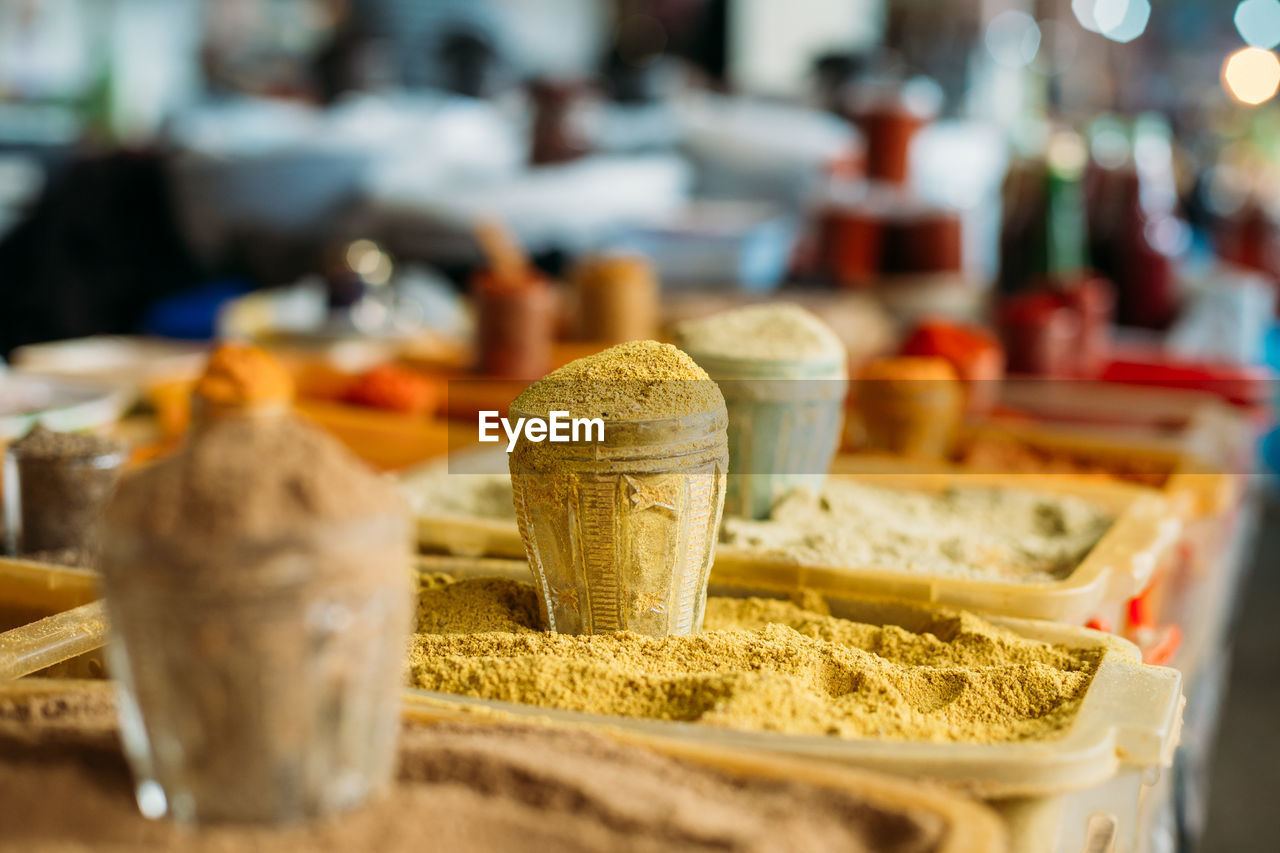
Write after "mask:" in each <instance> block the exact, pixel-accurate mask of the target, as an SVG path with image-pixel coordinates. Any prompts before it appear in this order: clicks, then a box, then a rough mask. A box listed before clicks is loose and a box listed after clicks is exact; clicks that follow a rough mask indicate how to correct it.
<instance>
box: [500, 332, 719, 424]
mask: <svg viewBox="0 0 1280 853" xmlns="http://www.w3.org/2000/svg"><path fill="white" fill-rule="evenodd" d="M511 408H512V409H513V410H514V411H517V412H523V413H526V414H531V415H537V416H539V417H545V416H546V415H548V414H549V413H550V412H551V411H552V410H553V409H554V410H557V411H567V412H568V413H569V414H570V416H572V417H575V418H576V417H588V418H596V417H598V418H603V419H604V420H606V421H611V420H620V421H627V420H655V419H663V418H683V417H688V416H690V415H700V414H703V413H704V412H714V411H717V410H721V409H723V408H724V397H723V396H722V395H721V393H720V388H719V387H718V386H717V385H716V384H715V383H714V382H712V381H711V377H710V376H708V375H707V372H706V371H705V370H703V369H702V368H701V367H698V365H697V364H695V363H694V361H693V359H691V358H690V357H689V356H687V355H685V354H684V353H683V352H681V351H680V350H678V349H676V348H675V347H673V346H672V345H671V344H660V343H658V342H657V341H632V342H630V343H625V344H619V345H617V346H615V347H610V348H609V349H607V350H604V351H603V352H599V353H596V354H595V355H589V356H587V357H586V358H580V359H578V360H577V361H571V362H569V363H568V364H566V365H565V366H564V367H561V368H559V369H558V370H553V371H552V372H551V373H548V374H547V375H546V376H544V377H543V378H542V379H540V380H538V381H537V382H535V383H533V384H532V385H530V386H529V387H528V388H526V389H525V390H524V391H523V392H521V393H520V396H518V397H516V399H515V401H514V402H512V404H511Z"/></svg>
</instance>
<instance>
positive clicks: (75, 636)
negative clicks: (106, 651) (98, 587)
mask: <svg viewBox="0 0 1280 853" xmlns="http://www.w3.org/2000/svg"><path fill="white" fill-rule="evenodd" d="M106 642H107V615H106V610H105V609H104V607H103V603H102V601H101V600H98V601H91V602H89V603H88V604H82V605H81V606H79V607H76V608H73V609H71V610H67V611H64V612H62V613H56V614H54V615H53V616H47V617H45V618H44V619H40V620H37V621H35V622H32V623H31V624H29V625H23V626H22V627H20V628H14V629H13V630H11V631H5V632H3V633H0V681H6V680H10V679H14V678H21V677H22V676H24V675H30V674H31V673H33V672H39V671H40V670H42V669H44V668H45V667H47V666H52V665H53V664H55V663H62V662H63V661H64V660H70V659H71V658H73V657H75V656H76V655H81V654H84V653H85V652H91V651H93V650H95V649H100V648H102V646H104V645H105V644H106Z"/></svg>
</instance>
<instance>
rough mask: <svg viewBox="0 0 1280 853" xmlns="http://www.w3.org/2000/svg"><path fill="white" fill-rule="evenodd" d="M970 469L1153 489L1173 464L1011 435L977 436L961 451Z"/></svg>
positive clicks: (1159, 485) (1166, 478)
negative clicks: (1087, 479)
mask: <svg viewBox="0 0 1280 853" xmlns="http://www.w3.org/2000/svg"><path fill="white" fill-rule="evenodd" d="M960 458H961V461H962V462H963V463H964V464H965V465H966V466H968V467H969V468H973V469H977V470H981V471H995V472H998V473H1002V474H1005V473H1007V474H1075V475H1077V476H1092V477H1101V478H1104V479H1112V480H1119V481H1121V482H1127V483H1137V484H1138V485H1140V486H1149V487H1151V488H1153V489H1159V488H1163V487H1164V486H1165V484H1166V483H1168V482H1169V475H1170V471H1171V468H1172V464H1171V463H1169V462H1166V461H1162V460H1159V459H1150V458H1144V457H1134V456H1120V455H1114V456H1113V455H1106V456H1102V455H1097V454H1090V453H1089V452H1088V451H1084V450H1073V449H1071V448H1066V447H1041V446H1037V445H1035V444H1031V443H1028V442H1025V441H1019V440H1017V439H1014V438H1003V437H1001V438H994V437H988V438H977V439H974V440H973V441H971V442H969V444H968V445H967V446H966V447H965V448H964V449H963V450H962V451H961V453H960Z"/></svg>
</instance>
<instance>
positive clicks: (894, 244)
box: [881, 204, 963, 275]
mask: <svg viewBox="0 0 1280 853" xmlns="http://www.w3.org/2000/svg"><path fill="white" fill-rule="evenodd" d="M883 258H884V260H883V264H882V267H881V270H882V272H884V273H886V274H889V275H896V274H902V273H936V272H960V271H961V269H962V267H963V240H962V229H961V225H960V214H959V213H958V212H956V211H954V210H948V209H945V208H939V207H932V206H928V205H918V204H913V205H904V206H902V207H900V208H899V209H898V210H897V211H895V213H894V215H893V218H892V221H891V222H890V223H889V225H888V226H887V227H886V228H885V233H884V249H883Z"/></svg>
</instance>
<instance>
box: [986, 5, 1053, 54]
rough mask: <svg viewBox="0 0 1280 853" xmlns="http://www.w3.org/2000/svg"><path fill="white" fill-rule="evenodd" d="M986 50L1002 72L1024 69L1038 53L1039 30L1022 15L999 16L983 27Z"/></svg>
mask: <svg viewBox="0 0 1280 853" xmlns="http://www.w3.org/2000/svg"><path fill="white" fill-rule="evenodd" d="M985 41H986V43H987V50H988V51H990V52H991V56H992V57H993V58H994V59H995V61H996V62H998V63H999V64H1001V65H1003V66H1005V67H1006V68H1025V67H1026V66H1028V65H1030V64H1031V61H1032V60H1034V59H1035V58H1036V53H1037V52H1039V50H1040V27H1039V26H1038V25H1037V24H1036V19H1035V18H1033V17H1031V16H1030V15H1028V14H1027V13H1026V12H1019V11H1017V10H1014V9H1010V10H1007V11H1004V12H1001V13H1000V14H999V15H996V16H995V17H994V18H992V19H991V23H990V24H988V25H987V33H986V38H985Z"/></svg>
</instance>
